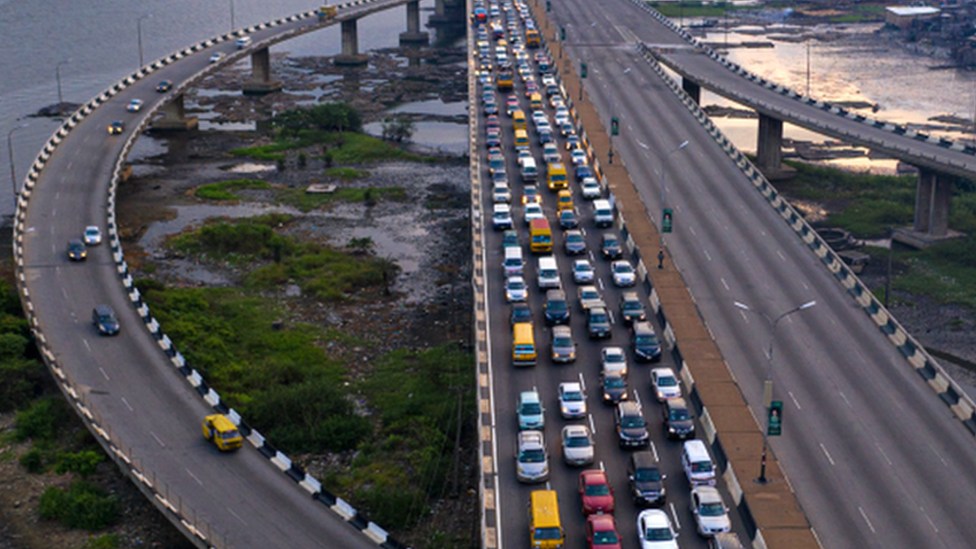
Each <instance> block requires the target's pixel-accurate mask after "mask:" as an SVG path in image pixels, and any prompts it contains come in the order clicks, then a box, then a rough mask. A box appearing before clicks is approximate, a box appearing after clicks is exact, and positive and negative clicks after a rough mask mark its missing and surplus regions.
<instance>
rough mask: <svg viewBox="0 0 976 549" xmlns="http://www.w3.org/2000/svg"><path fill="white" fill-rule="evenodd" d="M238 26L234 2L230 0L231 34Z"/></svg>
mask: <svg viewBox="0 0 976 549" xmlns="http://www.w3.org/2000/svg"><path fill="white" fill-rule="evenodd" d="M236 28H237V25H236V24H235V23H234V0H230V32H234V29H236Z"/></svg>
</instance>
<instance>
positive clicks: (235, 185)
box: [193, 179, 271, 200]
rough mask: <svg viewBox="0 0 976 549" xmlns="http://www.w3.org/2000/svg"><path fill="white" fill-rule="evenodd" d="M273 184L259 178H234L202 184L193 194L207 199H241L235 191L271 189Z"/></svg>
mask: <svg viewBox="0 0 976 549" xmlns="http://www.w3.org/2000/svg"><path fill="white" fill-rule="evenodd" d="M270 188H271V185H270V184H269V183H267V182H266V181H260V180H257V179H233V180H230V181H220V182H218V183H210V184H207V185H200V186H199V187H197V188H196V190H195V191H193V196H195V197H197V198H202V199H205V200H240V198H241V197H240V196H238V195H236V194H234V193H233V191H240V190H244V189H270Z"/></svg>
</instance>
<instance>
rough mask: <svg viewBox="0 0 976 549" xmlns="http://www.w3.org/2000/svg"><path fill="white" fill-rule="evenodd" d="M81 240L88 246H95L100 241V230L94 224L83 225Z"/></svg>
mask: <svg viewBox="0 0 976 549" xmlns="http://www.w3.org/2000/svg"><path fill="white" fill-rule="evenodd" d="M83 240H84V241H85V244H86V245H88V246H97V245H99V244H101V243H102V231H101V230H100V229H99V228H98V227H96V226H95V225H89V226H87V227H85V236H84V238H83Z"/></svg>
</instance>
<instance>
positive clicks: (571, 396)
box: [563, 391, 583, 402]
mask: <svg viewBox="0 0 976 549" xmlns="http://www.w3.org/2000/svg"><path fill="white" fill-rule="evenodd" d="M563 400H564V401H566V402H580V401H582V400H583V393H581V392H580V391H566V392H565V393H563Z"/></svg>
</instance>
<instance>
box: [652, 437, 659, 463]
mask: <svg viewBox="0 0 976 549" xmlns="http://www.w3.org/2000/svg"><path fill="white" fill-rule="evenodd" d="M651 452H653V453H654V461H656V462H660V461H661V458H659V457H658V455H657V446H656V445H655V444H654V441H653V440H652V441H651Z"/></svg>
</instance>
